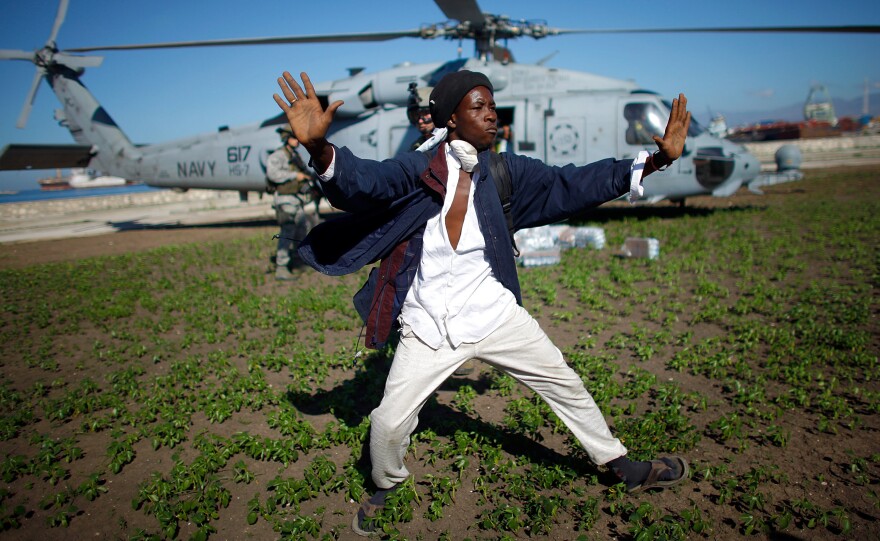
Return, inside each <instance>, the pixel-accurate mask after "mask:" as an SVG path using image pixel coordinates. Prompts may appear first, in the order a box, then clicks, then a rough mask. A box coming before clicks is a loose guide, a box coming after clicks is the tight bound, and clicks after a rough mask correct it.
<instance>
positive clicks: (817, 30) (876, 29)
mask: <svg viewBox="0 0 880 541" xmlns="http://www.w3.org/2000/svg"><path fill="white" fill-rule="evenodd" d="M688 32H691V33H697V32H712V33H715V32H717V33H725V32H727V33H749V32H773V33H790V34H794V33H804V34H809V33H813V34H833V33H845V34H878V33H880V26H870V25H865V26H860V25H850V26H740V27H712V28H709V27H707V28H592V29H586V28H585V29H562V28H553V29H549V30H548V33H549V34H553V35H564V34H634V33H645V34H649V33H653V34H673V33H677V34H680V33H688Z"/></svg>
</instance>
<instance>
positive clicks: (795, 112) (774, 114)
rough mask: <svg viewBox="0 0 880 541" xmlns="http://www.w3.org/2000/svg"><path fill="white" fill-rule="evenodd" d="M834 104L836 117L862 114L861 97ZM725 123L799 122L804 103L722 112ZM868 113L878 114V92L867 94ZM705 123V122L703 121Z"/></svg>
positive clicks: (802, 114)
mask: <svg viewBox="0 0 880 541" xmlns="http://www.w3.org/2000/svg"><path fill="white" fill-rule="evenodd" d="M831 102H832V103H833V104H834V111H835V113H836V114H837V118H841V117H845V116H849V117H853V118H859V117H861V116H862V97H861V96H859V97H858V98H852V99H840V98H833V97H832V98H831ZM722 114H723V115H724V118H725V120H726V121H727V125H728V126H729V127H731V128H733V127H736V126H747V125H750V124H757V123H759V122H763V121H767V120H786V121H789V122H799V121H801V120H803V119H804V104H803V102H801V103H793V104H791V105H788V106H785V107H780V108H777V109H768V110H764V111H732V112H723V111H722ZM868 114H869V115H871V116H872V117H875V116H878V115H880V93H873V94H869V95H868ZM704 125H707V123H704Z"/></svg>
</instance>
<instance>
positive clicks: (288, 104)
mask: <svg viewBox="0 0 880 541" xmlns="http://www.w3.org/2000/svg"><path fill="white" fill-rule="evenodd" d="M300 77H302V82H303V87H305V91H303V89H302V87H300V86H299V84H298V83H297V82H296V79H294V78H293V76H292V75H291V74H290V73H289V72H286V71H285V72H284V73H283V76H282V77H279V78H278V86H280V87H281V92H282V93H283V94H284V98H282V97H281V96H279V95H278V94H273V96H272V97H273V98H274V99H275V103H277V104H278V107H281V110H282V111H284V114H285V115H287V121H288V122H289V123H290V129H291V130H293V134H294V135H295V136H296V138H297V139H299V142H300V144H301V145H302V146H303V147H304V148H305V149H306V151H307V152H308V153H309V155H310V156H311V157H312V163H313V164H314V167H315V171H318V173H323V172H324V171H326V170H327V168H328V167H329V166H330V162H331V161H332V160H333V147H332V146H331V145H330V143H329V142H327V130H328V129H330V123H331V122H333V115H334V114H335V113H336V110H337V109H339V106H341V105H342V101H339V100H337V101H335V102H333V103H331V104H330V105H329V106H328V107H327V110H326V111H325V110H324V109H323V108H322V107H321V102H320V101H319V100H318V96H317V95H316V94H315V87H314V86H312V81H311V80H309V76H308V75H306V73H305V72H302V73H300Z"/></svg>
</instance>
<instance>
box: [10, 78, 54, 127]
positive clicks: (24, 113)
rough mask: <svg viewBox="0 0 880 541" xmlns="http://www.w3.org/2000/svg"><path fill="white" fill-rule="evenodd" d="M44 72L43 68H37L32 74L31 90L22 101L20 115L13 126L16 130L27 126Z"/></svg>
mask: <svg viewBox="0 0 880 541" xmlns="http://www.w3.org/2000/svg"><path fill="white" fill-rule="evenodd" d="M45 74H46V72H45V71H44V70H43V68H40V67H38V68H37V70H36V73H35V74H34V80H33V82H32V83H31V89H30V91H29V92H28V95H27V98H25V100H24V106H23V107H22V108H21V114H20V115H18V122H16V124H15V126H16V127H17V128H24V127H25V126H26V125H27V121H28V117H29V116H30V114H31V109H32V108H33V106H34V100H35V99H36V97H37V90H38V89H39V88H40V83H41V82H42V80H43V76H44V75H45Z"/></svg>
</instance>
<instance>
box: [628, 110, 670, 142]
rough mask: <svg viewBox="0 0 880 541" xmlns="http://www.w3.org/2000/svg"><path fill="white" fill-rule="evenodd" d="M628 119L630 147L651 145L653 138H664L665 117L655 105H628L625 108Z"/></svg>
mask: <svg viewBox="0 0 880 541" xmlns="http://www.w3.org/2000/svg"><path fill="white" fill-rule="evenodd" d="M623 116H624V118H626V122H627V126H626V142H627V144H630V145H650V144H653V143H654V139H653V136H654V135H659V136H661V137H662V136H663V132H664V131H665V126H664V119H665V118H666V115H664V114H663V113H662V112H661V111H660V109H659V108H658V107H657V106H656V105H655V104H653V103H627V104H626V106H625V107H624V108H623Z"/></svg>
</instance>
